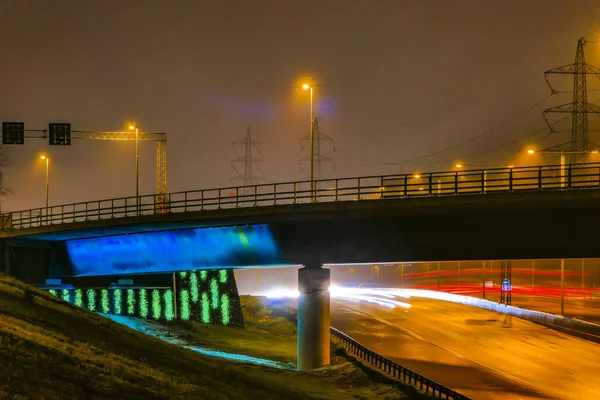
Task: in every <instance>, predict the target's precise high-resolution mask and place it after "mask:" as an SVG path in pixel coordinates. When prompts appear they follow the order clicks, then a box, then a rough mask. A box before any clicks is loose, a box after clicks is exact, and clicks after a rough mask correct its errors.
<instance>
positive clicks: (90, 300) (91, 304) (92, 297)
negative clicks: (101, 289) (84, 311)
mask: <svg viewBox="0 0 600 400" xmlns="http://www.w3.org/2000/svg"><path fill="white" fill-rule="evenodd" d="M86 295H87V308H88V310H90V311H96V291H95V290H94V289H88V290H86Z"/></svg>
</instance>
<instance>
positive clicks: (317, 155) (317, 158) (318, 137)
mask: <svg viewBox="0 0 600 400" xmlns="http://www.w3.org/2000/svg"><path fill="white" fill-rule="evenodd" d="M313 136H314V163H315V166H314V168H315V169H314V171H315V180H319V179H323V178H325V176H323V174H322V169H321V163H323V162H329V163H331V164H332V165H333V170H334V171H335V162H334V161H333V160H332V159H331V158H329V157H327V156H325V155H323V154H321V142H322V141H327V142H330V143H331V146H332V148H333V151H336V148H335V142H334V141H333V139H332V138H331V137H330V136H327V135H325V134H324V133H322V132H321V130H320V129H319V118H318V117H317V118H315V120H314V122H313ZM305 141H308V145H309V146H310V136H304V137H302V138H300V149H301V150H304V146H302V143H304V142H305ZM305 162H308V163H309V164H310V154H309V155H308V156H306V157H303V158H301V159H300V163H305Z"/></svg>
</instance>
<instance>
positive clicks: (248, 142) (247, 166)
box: [231, 127, 262, 194]
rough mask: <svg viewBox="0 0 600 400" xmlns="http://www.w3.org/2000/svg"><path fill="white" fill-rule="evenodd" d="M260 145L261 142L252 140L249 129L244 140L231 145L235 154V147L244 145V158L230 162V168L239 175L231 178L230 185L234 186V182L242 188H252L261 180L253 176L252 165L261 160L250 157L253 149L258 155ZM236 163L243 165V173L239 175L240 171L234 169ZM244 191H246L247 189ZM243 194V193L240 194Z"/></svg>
mask: <svg viewBox="0 0 600 400" xmlns="http://www.w3.org/2000/svg"><path fill="white" fill-rule="evenodd" d="M259 144H262V142H260V141H258V140H255V139H253V138H252V133H251V132H250V127H248V129H247V130H246V137H245V138H244V139H240V140H236V141H235V142H232V143H231V147H233V150H234V151H236V152H237V149H236V146H239V145H244V146H245V154H244V157H239V158H236V159H233V160H231V166H232V167H233V169H234V170H235V172H237V173H238V174H239V175H237V176H235V177H233V178H231V183H233V184H234V185H235V184H236V182H243V183H242V184H243V185H244V186H252V185H254V184H255V183H256V182H258V181H260V180H262V178H260V177H258V176H256V175H254V171H253V170H254V168H253V166H254V163H258V162H262V160H260V159H258V158H254V157H253V156H252V149H253V148H255V149H256V151H257V152H258V153H260V150H259V149H258V145H259ZM237 163H244V173H243V174H241V173H240V171H238V169H237V168H236V164H237ZM245 190H248V189H247V188H246V189H245ZM240 194H245V193H240Z"/></svg>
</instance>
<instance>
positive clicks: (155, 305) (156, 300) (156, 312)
mask: <svg viewBox="0 0 600 400" xmlns="http://www.w3.org/2000/svg"><path fill="white" fill-rule="evenodd" d="M161 314H162V307H161V304H160V293H159V292H158V290H156V289H154V290H153V291H152V318H154V319H156V320H158V319H160V316H161Z"/></svg>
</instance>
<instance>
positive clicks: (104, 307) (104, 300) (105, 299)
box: [100, 289, 110, 313]
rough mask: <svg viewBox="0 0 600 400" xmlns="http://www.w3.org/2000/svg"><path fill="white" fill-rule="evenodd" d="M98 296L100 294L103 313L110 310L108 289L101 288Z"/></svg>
mask: <svg viewBox="0 0 600 400" xmlns="http://www.w3.org/2000/svg"><path fill="white" fill-rule="evenodd" d="M100 296H101V300H100V304H101V305H102V312H103V313H108V312H110V302H109V301H108V290H107V289H102V290H101V291H100Z"/></svg>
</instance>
